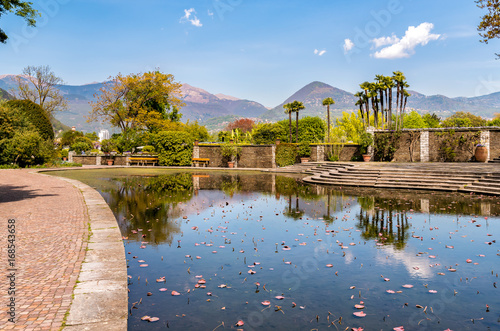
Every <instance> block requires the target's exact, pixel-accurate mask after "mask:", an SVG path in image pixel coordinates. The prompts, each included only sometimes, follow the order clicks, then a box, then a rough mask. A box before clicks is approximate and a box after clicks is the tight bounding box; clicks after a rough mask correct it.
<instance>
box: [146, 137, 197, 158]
mask: <svg viewBox="0 0 500 331" xmlns="http://www.w3.org/2000/svg"><path fill="white" fill-rule="evenodd" d="M153 141H154V145H155V149H156V151H157V152H158V159H159V162H158V163H159V164H160V165H162V166H189V165H191V162H192V158H193V138H192V136H191V135H190V134H188V133H187V132H179V131H161V132H159V133H158V134H156V135H155V136H154V138H153Z"/></svg>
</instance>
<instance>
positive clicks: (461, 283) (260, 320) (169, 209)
mask: <svg viewBox="0 0 500 331" xmlns="http://www.w3.org/2000/svg"><path fill="white" fill-rule="evenodd" d="M54 174H55V175H58V176H66V177H70V178H74V179H78V180H80V181H82V182H85V183H87V184H88V185H90V186H92V187H94V188H95V189H96V190H98V191H99V192H100V193H101V195H102V196H103V197H104V199H105V200H106V201H107V203H108V204H109V206H110V208H111V210H112V211H113V213H114V214H115V216H116V218H117V220H118V224H119V226H120V230H121V232H122V235H123V239H124V240H123V242H124V245H125V251H126V257H127V262H128V275H129V291H130V292H129V329H130V330H156V329H158V330H159V329H165V328H170V329H176V330H191V329H198V330H214V329H217V330H223V329H243V330H253V329H274V330H311V329H318V330H326V329H331V330H334V329H335V330H351V329H352V328H354V329H355V330H356V329H358V328H359V329H358V330H361V329H360V328H364V330H393V329H395V330H398V327H403V328H404V330H447V329H451V330H500V290H499V287H500V281H499V278H498V274H499V273H500V250H499V246H498V243H497V242H496V240H497V238H498V235H499V233H500V223H499V218H498V215H499V214H500V199H499V198H496V197H486V196H475V195H464V194H456V193H448V194H443V193H440V194H437V193H432V192H410V191H401V190H384V191H376V190H359V189H353V188H345V187H342V188H340V187H337V188H327V187H320V186H312V185H305V184H303V183H301V181H300V177H293V176H283V175H276V174H267V173H257V172H256V173H251V172H240V173H237V172H223V171H220V172H204V171H166V170H159V169H146V170H143V169H112V170H107V169H106V170H84V171H81V170H78V171H65V172H56V173H54ZM148 317H149V318H148ZM403 328H401V329H399V330H403Z"/></svg>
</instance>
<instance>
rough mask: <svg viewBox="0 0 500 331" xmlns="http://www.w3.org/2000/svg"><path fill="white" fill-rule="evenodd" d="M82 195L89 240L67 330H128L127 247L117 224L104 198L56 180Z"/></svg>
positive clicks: (88, 189) (78, 183)
mask: <svg viewBox="0 0 500 331" xmlns="http://www.w3.org/2000/svg"><path fill="white" fill-rule="evenodd" d="M56 178H59V179H61V180H64V181H66V182H69V183H71V184H72V185H73V186H75V187H76V188H77V189H79V190H80V191H81V192H82V196H83V199H84V201H85V204H86V206H87V209H88V215H89V226H90V229H89V240H88V245H87V252H86V254H85V259H84V261H83V263H82V267H81V271H80V275H79V278H78V282H77V284H76V287H75V289H74V290H73V300H72V303H71V307H70V310H69V315H68V316H67V319H66V326H65V328H64V330H68V331H80V330H110V331H115V330H117V331H118V330H127V318H128V287H127V263H126V257H125V247H124V246H123V242H122V236H121V233H120V229H119V227H118V223H117V221H116V219H115V217H114V215H113V213H112V211H111V210H110V209H109V207H108V205H107V203H106V202H105V201H104V199H103V198H102V197H101V195H100V194H99V193H98V192H97V191H96V190H94V189H93V188H91V187H90V186H88V185H85V184H83V183H81V182H79V181H77V180H73V179H68V178H63V177H56Z"/></svg>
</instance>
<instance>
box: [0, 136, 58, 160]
mask: <svg viewBox="0 0 500 331" xmlns="http://www.w3.org/2000/svg"><path fill="white" fill-rule="evenodd" d="M53 151H54V149H53V143H52V141H50V140H45V139H43V137H42V136H41V135H40V133H39V132H38V131H30V130H18V131H16V132H15V133H14V136H13V137H12V138H11V139H3V140H1V141H0V163H3V164H5V163H7V164H18V165H20V166H21V167H26V166H31V165H35V164H42V163H45V162H47V161H48V160H50V159H51V158H52V157H53Z"/></svg>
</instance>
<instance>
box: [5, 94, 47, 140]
mask: <svg viewBox="0 0 500 331" xmlns="http://www.w3.org/2000/svg"><path fill="white" fill-rule="evenodd" d="M6 106H7V107H8V108H10V109H12V110H16V109H17V110H18V111H19V112H20V113H21V114H22V116H25V117H26V119H27V120H28V121H29V122H31V123H32V124H33V125H34V127H35V129H36V130H37V131H38V132H39V133H40V135H41V136H42V138H43V139H45V140H53V139H54V130H53V129H52V124H51V123H50V119H49V117H48V116H47V114H46V112H45V110H43V108H42V107H40V106H39V105H37V104H36V103H34V102H33V101H30V100H10V101H8V102H7V103H6Z"/></svg>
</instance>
